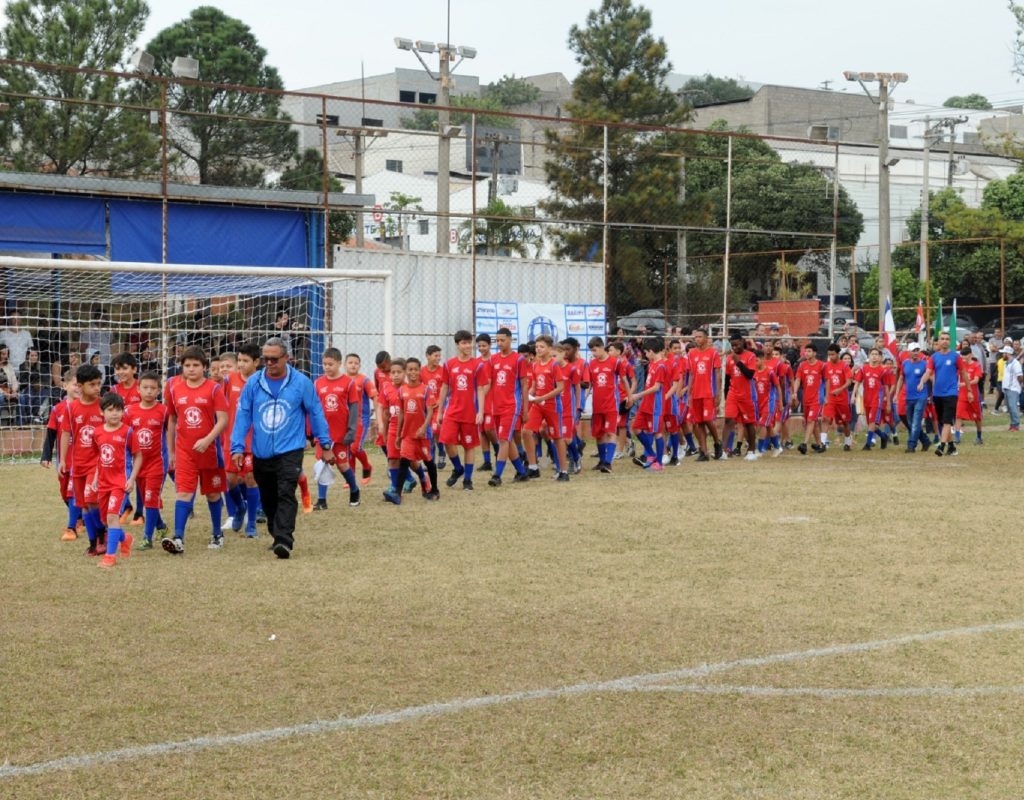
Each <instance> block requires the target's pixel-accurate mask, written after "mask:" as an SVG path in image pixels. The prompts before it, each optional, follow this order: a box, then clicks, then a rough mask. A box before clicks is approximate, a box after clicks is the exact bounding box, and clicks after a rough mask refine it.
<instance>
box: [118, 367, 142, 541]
mask: <svg viewBox="0 0 1024 800" xmlns="http://www.w3.org/2000/svg"><path fill="white" fill-rule="evenodd" d="M110 366H111V368H112V369H113V370H114V376H115V377H116V378H117V383H115V384H114V385H113V386H111V387H110V391H112V392H114V393H115V394H117V395H119V396H120V398H121V399H122V400H124V407H125V408H128V406H131V405H134V404H135V403H138V402H139V382H138V380H137V375H138V371H139V361H138V359H136V358H135V356H133V355H132V354H131V353H118V354H117V355H116V356H114V357H113V358H112V359H111V360H110ZM131 500H132V498H131V495H130V494H128V495H125V498H124V508H122V509H121V512H122V513H121V523H122V524H127V523H128V521H129V520H131V524H132V525H141V524H142V518H143V515H142V493H141V492H140V491H139V487H138V485H136V487H135V503H134V505H133V504H132V502H131Z"/></svg>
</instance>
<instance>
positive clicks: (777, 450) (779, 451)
mask: <svg viewBox="0 0 1024 800" xmlns="http://www.w3.org/2000/svg"><path fill="white" fill-rule="evenodd" d="M781 455H782V448H781V447H776V448H775V449H774V450H772V458H778V457H779V456H781Z"/></svg>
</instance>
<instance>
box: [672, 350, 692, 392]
mask: <svg viewBox="0 0 1024 800" xmlns="http://www.w3.org/2000/svg"><path fill="white" fill-rule="evenodd" d="M669 363H670V364H671V365H672V373H671V377H672V383H678V384H679V387H680V390H682V389H683V388H685V387H686V384H687V381H688V380H689V377H690V361H689V359H688V358H687V357H686V356H685V355H678V356H671V357H670V358H669Z"/></svg>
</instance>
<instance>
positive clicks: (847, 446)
mask: <svg viewBox="0 0 1024 800" xmlns="http://www.w3.org/2000/svg"><path fill="white" fill-rule="evenodd" d="M852 449H853V448H852V447H850V445H848V444H844V445H843V452H844V453H849V452H850V451H851V450H852Z"/></svg>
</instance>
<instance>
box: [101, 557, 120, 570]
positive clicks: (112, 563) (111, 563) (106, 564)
mask: <svg viewBox="0 0 1024 800" xmlns="http://www.w3.org/2000/svg"><path fill="white" fill-rule="evenodd" d="M97 566H99V568H100V569H112V568H113V567H116V566H117V556H111V555H106V556H103V558H101V559H100V563H99V564H98V565H97Z"/></svg>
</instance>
